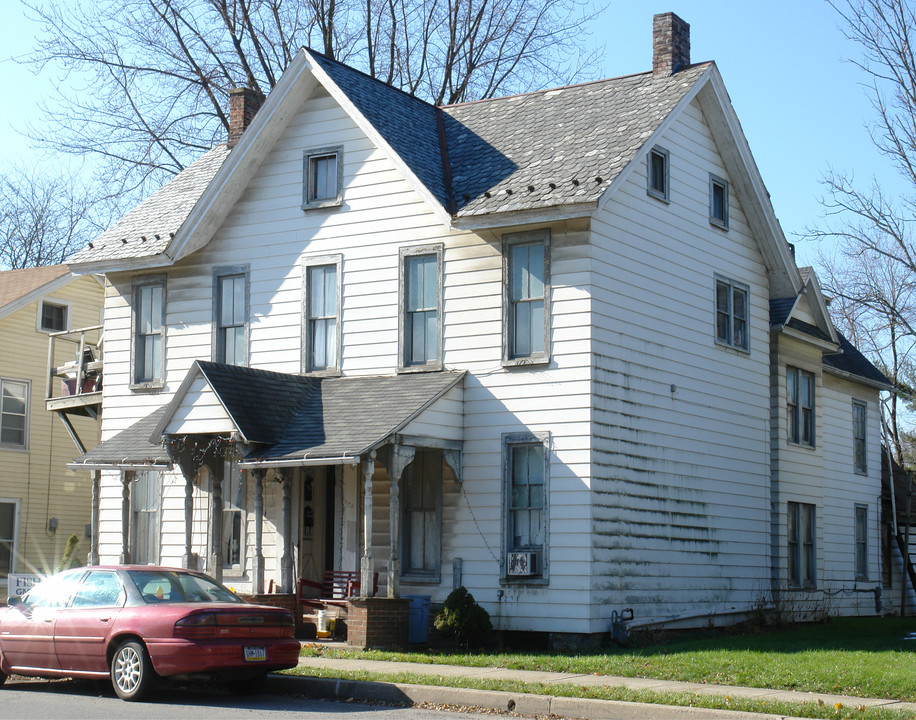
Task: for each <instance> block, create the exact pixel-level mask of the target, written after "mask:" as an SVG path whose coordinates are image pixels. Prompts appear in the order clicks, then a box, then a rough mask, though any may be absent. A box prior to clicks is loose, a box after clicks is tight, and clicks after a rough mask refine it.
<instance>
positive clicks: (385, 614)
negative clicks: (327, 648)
mask: <svg viewBox="0 0 916 720" xmlns="http://www.w3.org/2000/svg"><path fill="white" fill-rule="evenodd" d="M409 608H410V601H409V600H407V599H403V598H350V607H349V612H348V614H347V645H350V646H352V647H356V648H360V649H361V650H368V649H369V648H391V649H397V650H400V649H403V648H405V647H407V628H408V619H409Z"/></svg>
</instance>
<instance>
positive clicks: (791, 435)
mask: <svg viewBox="0 0 916 720" xmlns="http://www.w3.org/2000/svg"><path fill="white" fill-rule="evenodd" d="M814 419H815V418H814V373H810V372H808V371H806V370H801V369H799V368H795V367H787V368H786V428H787V439H788V441H789V442H791V443H795V444H797V445H808V446H810V447H814Z"/></svg>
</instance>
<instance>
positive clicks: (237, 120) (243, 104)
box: [227, 87, 264, 148]
mask: <svg viewBox="0 0 916 720" xmlns="http://www.w3.org/2000/svg"><path fill="white" fill-rule="evenodd" d="M263 104H264V95H263V94H262V93H261V92H260V91H258V90H252V89H251V88H248V87H237V88H232V89H231V90H230V91H229V140H228V141H227V144H228V145H229V147H230V148H234V147H235V144H236V143H237V142H238V141H239V138H240V137H242V133H243V132H245V128H247V127H248V126H249V125H251V121H252V120H253V119H254V116H255V114H256V113H257V112H258V110H260V109H261V105H263Z"/></svg>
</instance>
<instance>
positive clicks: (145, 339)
mask: <svg viewBox="0 0 916 720" xmlns="http://www.w3.org/2000/svg"><path fill="white" fill-rule="evenodd" d="M132 320H133V336H134V342H133V368H134V369H133V385H134V387H135V388H136V387H141V388H143V387H162V380H163V377H164V375H165V372H164V358H165V355H164V352H163V351H164V346H165V322H164V320H165V275H154V276H147V277H142V278H135V279H134V284H133V313H132Z"/></svg>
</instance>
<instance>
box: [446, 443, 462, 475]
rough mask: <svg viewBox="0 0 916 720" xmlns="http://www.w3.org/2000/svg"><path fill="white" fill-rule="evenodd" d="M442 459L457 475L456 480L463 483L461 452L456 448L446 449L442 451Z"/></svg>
mask: <svg viewBox="0 0 916 720" xmlns="http://www.w3.org/2000/svg"><path fill="white" fill-rule="evenodd" d="M442 457H443V458H444V460H445V464H446V465H448V466H449V467H450V468H451V469H452V472H453V473H455V480H457V481H458V482H461V481H462V480H463V478H462V476H461V450H460V449H455V448H445V449H444V450H443V451H442Z"/></svg>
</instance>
